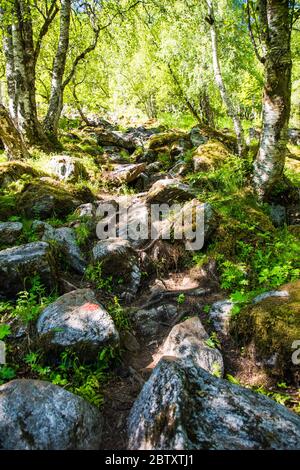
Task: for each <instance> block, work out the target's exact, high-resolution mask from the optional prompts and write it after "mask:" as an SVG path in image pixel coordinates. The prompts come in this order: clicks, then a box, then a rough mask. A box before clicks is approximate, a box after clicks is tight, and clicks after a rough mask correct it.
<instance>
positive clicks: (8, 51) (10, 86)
mask: <svg viewBox="0 0 300 470" xmlns="http://www.w3.org/2000/svg"><path fill="white" fill-rule="evenodd" d="M3 52H4V56H5V61H6V82H7V94H8V100H9V102H8V109H9V112H10V115H11V117H12V119H13V120H14V122H15V124H16V125H17V113H18V111H17V109H18V99H17V93H16V86H15V64H14V50H13V40H12V27H11V25H9V26H7V28H6V31H5V32H4V34H3Z"/></svg>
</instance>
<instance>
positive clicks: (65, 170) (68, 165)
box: [49, 155, 88, 181]
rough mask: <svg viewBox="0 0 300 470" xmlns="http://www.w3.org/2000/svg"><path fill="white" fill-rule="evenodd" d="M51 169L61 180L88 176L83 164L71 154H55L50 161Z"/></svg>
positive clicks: (73, 179) (74, 179) (76, 179)
mask: <svg viewBox="0 0 300 470" xmlns="http://www.w3.org/2000/svg"><path fill="white" fill-rule="evenodd" d="M49 169H50V171H51V173H53V174H54V175H56V176H57V177H58V178H59V179H60V180H61V181H67V180H72V181H78V180H80V179H81V178H87V176H88V174H87V171H86V169H85V168H84V166H83V164H82V163H81V162H80V161H79V160H77V159H76V158H73V157H70V156H69V155H55V156H54V157H52V158H51V160H50V161H49Z"/></svg>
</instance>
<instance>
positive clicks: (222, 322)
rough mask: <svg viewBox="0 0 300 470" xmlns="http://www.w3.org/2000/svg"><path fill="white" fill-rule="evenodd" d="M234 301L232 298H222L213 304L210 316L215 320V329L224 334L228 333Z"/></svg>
mask: <svg viewBox="0 0 300 470" xmlns="http://www.w3.org/2000/svg"><path fill="white" fill-rule="evenodd" d="M233 306H234V303H233V302H231V301H230V300H220V301H218V302H214V303H213V304H212V306H211V309H210V312H209V317H210V319H211V320H212V322H213V326H214V329H215V330H216V331H217V332H218V333H222V334H223V335H227V334H228V330H229V321H230V314H231V311H232V309H233Z"/></svg>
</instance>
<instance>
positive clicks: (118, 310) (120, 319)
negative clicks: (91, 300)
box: [108, 297, 130, 331]
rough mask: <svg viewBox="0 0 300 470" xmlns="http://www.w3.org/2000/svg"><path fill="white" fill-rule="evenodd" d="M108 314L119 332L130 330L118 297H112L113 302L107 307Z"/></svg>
mask: <svg viewBox="0 0 300 470" xmlns="http://www.w3.org/2000/svg"><path fill="white" fill-rule="evenodd" d="M108 312H109V313H110V315H111V317H112V319H113V321H114V323H115V325H116V327H117V329H118V330H120V331H124V330H130V321H129V318H128V316H127V315H126V312H125V310H124V308H123V307H122V306H121V305H120V303H119V299H118V297H114V300H113V302H112V303H111V304H110V305H109V306H108Z"/></svg>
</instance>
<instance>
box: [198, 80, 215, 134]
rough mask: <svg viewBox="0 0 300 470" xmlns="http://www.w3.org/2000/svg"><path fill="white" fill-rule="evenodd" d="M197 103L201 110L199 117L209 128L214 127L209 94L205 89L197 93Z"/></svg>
mask: <svg viewBox="0 0 300 470" xmlns="http://www.w3.org/2000/svg"><path fill="white" fill-rule="evenodd" d="M199 103H200V110H201V117H202V121H203V123H204V124H206V125H207V126H210V127H215V123H214V113H213V110H212V108H211V105H210V99H209V94H208V92H207V90H206V87H203V88H202V89H201V90H200V93H199Z"/></svg>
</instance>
